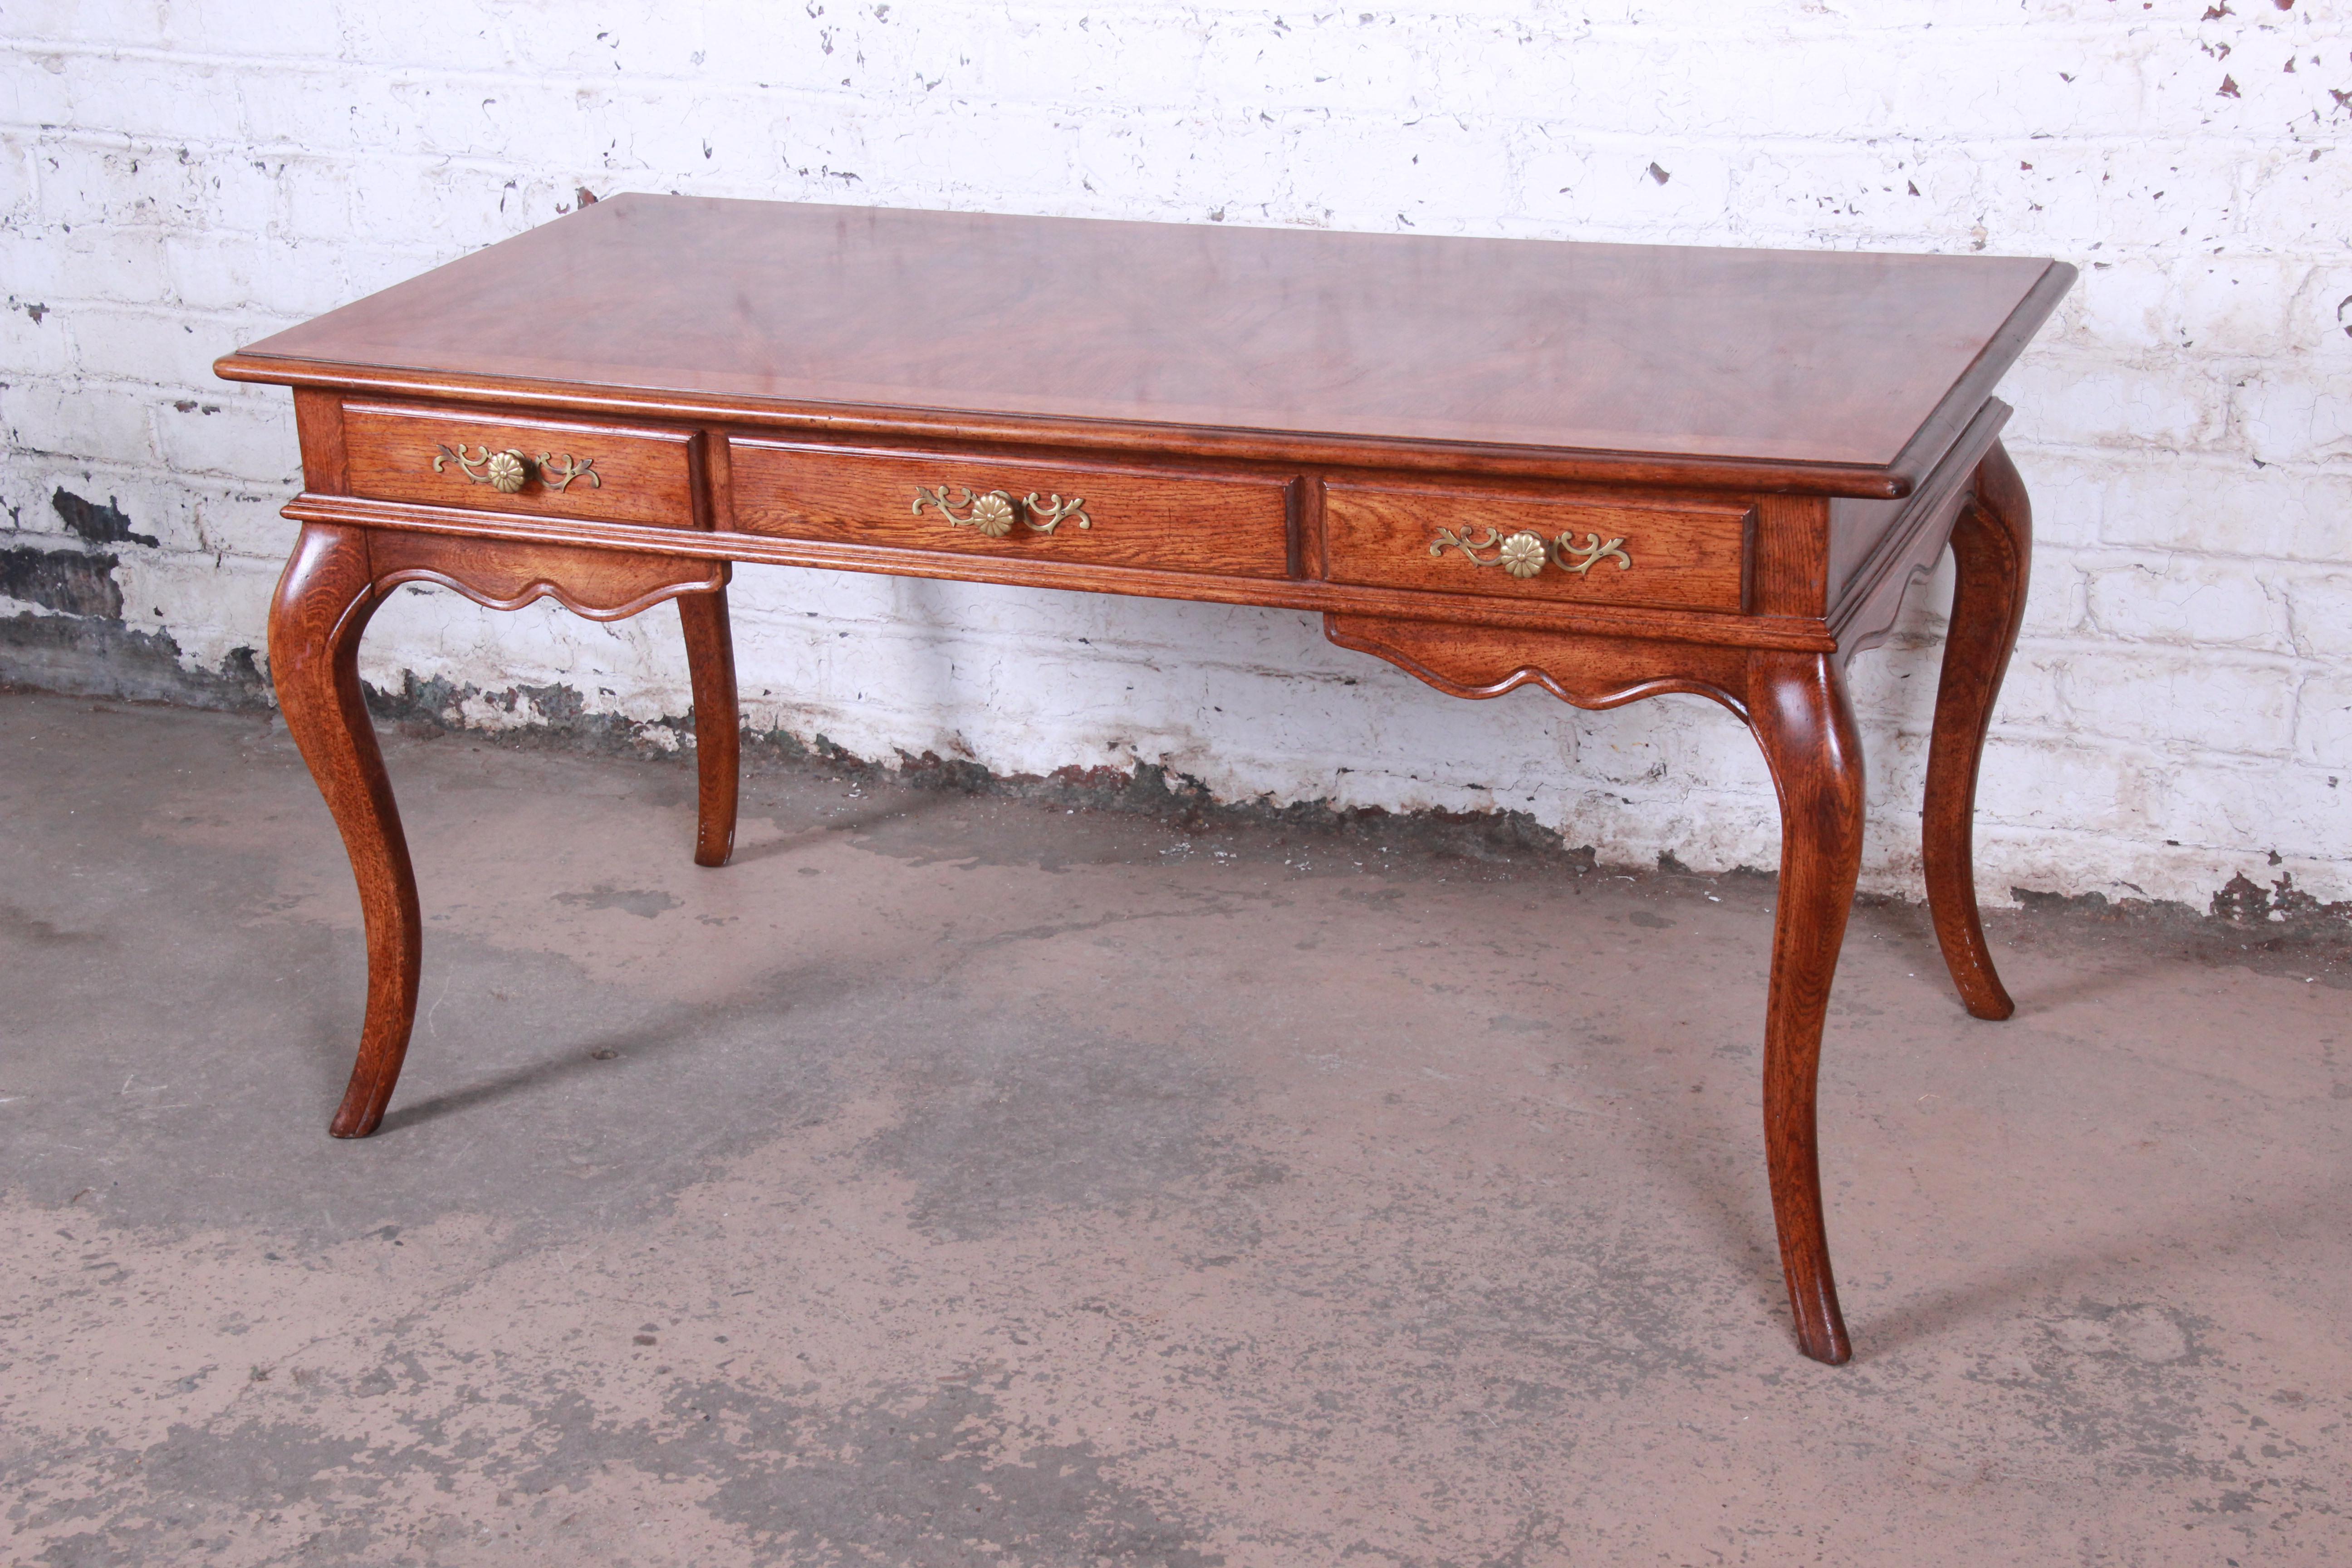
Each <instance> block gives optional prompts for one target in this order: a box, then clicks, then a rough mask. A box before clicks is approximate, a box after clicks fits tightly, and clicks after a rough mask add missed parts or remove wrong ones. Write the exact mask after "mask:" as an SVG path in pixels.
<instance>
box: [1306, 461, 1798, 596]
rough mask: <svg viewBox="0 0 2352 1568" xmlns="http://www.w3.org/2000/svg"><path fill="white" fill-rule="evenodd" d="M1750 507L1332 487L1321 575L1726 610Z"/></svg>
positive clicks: (1743, 556)
mask: <svg viewBox="0 0 2352 1568" xmlns="http://www.w3.org/2000/svg"><path fill="white" fill-rule="evenodd" d="M1753 516H1754V510H1753V509H1752V508H1750V507H1748V506H1744V505H1741V504H1739V503H1737V502H1715V501H1671V502H1669V501H1663V500H1661V501H1651V500H1631V499H1628V498H1625V497H1622V496H1607V497H1595V498H1589V499H1577V498H1560V497H1553V496H1541V497H1538V496H1527V495H1505V494H1475V493H1469V492H1465V491H1461V490H1419V489H1402V488H1394V487H1389V486H1379V485H1354V484H1345V483H1333V484H1331V485H1330V486H1328V489H1326V491H1325V496H1324V505H1323V539H1324V549H1325V552H1326V557H1327V559H1328V561H1329V563H1330V576H1331V581H1333V582H1335V583H1359V584H1367V585H1370V586H1373V587H1381V588H1421V589H1426V590H1431V591H1434V592H1443V593H1449V594H1488V595H1500V596H1504V597H1508V598H1514V599H1543V600H1552V601H1557V602H1562V603H1573V602H1578V601H1586V602H1591V603H1597V604H1610V605H1667V606H1672V607H1674V608H1677V609H1692V610H1726V611H1737V610H1738V609H1739V608H1740V606H1741V597H1742V595H1741V584H1742V581H1743V577H1744V568H1745V563H1746V560H1747V552H1748V530H1749V519H1750V518H1752V517H1753Z"/></svg>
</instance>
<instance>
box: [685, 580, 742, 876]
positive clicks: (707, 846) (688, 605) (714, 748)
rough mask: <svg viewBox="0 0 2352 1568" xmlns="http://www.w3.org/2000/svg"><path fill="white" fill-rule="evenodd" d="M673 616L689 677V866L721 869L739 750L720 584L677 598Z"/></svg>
mask: <svg viewBox="0 0 2352 1568" xmlns="http://www.w3.org/2000/svg"><path fill="white" fill-rule="evenodd" d="M677 616H678V620H679V622H680V623H681V624H682V625H683V626H685V628H686V664H687V668H688V671H689V672H690V673H691V674H692V676H693V679H694V765H695V773H696V792H695V828H694V863H695V864H696V865H698V866H724V865H725V864H727V857H728V856H730V855H731V854H733V853H734V850H735V796H736V787H737V784H738V783H739V781H740V774H741V768H742V746H743V734H742V730H743V721H742V718H741V714H740V710H739V709H738V708H737V706H736V700H735V641H734V637H733V636H732V634H731V633H730V631H729V630H728V626H727V589H726V586H725V585H724V584H721V585H720V586H719V587H716V588H713V589H711V590H710V591H709V593H707V594H680V595H678V596H677Z"/></svg>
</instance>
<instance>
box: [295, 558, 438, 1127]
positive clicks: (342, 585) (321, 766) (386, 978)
mask: <svg viewBox="0 0 2352 1568" xmlns="http://www.w3.org/2000/svg"><path fill="white" fill-rule="evenodd" d="M372 578H373V574H372V572H371V571H370V567H369V561H368V539H367V534H366V532H365V531H363V530H361V529H355V528H336V527H329V526H323V525H321V524H318V523H309V524H306V525H304V527H303V529H302V536H301V538H300V539H299V540H298V541H296V542H295V545H294V554H293V557H292V559H290V560H289V561H288V562H287V563H286V571H285V574H283V575H282V576H280V577H279V578H278V595H277V597H276V599H275V600H273V601H272V602H271V605H270V606H269V674H270V679H271V680H272V681H273V682H274V683H275V685H276V686H277V688H278V709H279V710H280V711H281V712H282V713H283V714H284V716H285V719H286V728H287V729H288V730H289V731H290V732H291V733H292V734H293V736H294V742H295V744H296V745H298V746H299V747H300V748H301V749H302V759H303V761H305V762H307V763H310V775H311V777H313V778H314V779H316V780H317V781H318V784H319V793H320V794H321V795H325V796H326V799H327V809H328V810H329V811H331V812H332V813H333V814H334V818H335V826H337V827H339V828H341V830H342V835H343V847H344V849H345V850H346V851H348V852H349V854H350V856H351V860H352V876H353V877H354V878H356V879H357V880H358V882H359V889H360V909H361V910H362V914H363V916H364V917H365V920H366V922H367V950H368V999H367V1021H366V1023H365V1024H364V1025H363V1026H362V1028H361V1031H360V1054H359V1060H358V1061H357V1063H355V1064H354V1065H353V1066H352V1081H351V1085H350V1087H349V1088H348V1089H345V1090H344V1091H343V1103H342V1105H341V1108H339V1109H338V1110H336V1112H335V1119H334V1121H331V1122H330V1123H329V1124H328V1127H327V1131H330V1132H331V1133H333V1134H334V1135H335V1136H336V1137H338V1138H364V1137H366V1136H367V1135H368V1134H369V1133H371V1132H373V1131H375V1130H376V1124H377V1123H378V1122H381V1121H383V1108H384V1106H385V1104H386V1103H387V1102H388V1101H389V1100H391V1099H392V1089H393V1085H394V1083H396V1082H398V1081H399V1079H400V1064H401V1060H402V1058H404V1057H405V1056H407V1054H408V1035H409V1030H410V1028H411V1027H412V1026H414V1025H415V1021H416V977H417V966H418V963H419V960H420V957H421V954H422V952H423V936H424V921H423V917H422V916H421V915H420V914H419V912H418V910H417V904H416V876H415V872H414V871H413V870H412V869H411V868H410V866H409V863H408V840H407V839H406V837H404V835H403V834H402V833H401V830H400V810H399V808H398V807H397V806H396V805H394V804H393V798H392V781H391V779H390V778H389V777H388V776H386V774H385V773H384V771H383V752H382V751H381V750H379V749H378V747H377V745H376V740H375V725H374V723H373V721H371V720H370V719H369V718H368V710H367V703H366V701H365V700H364V699H363V698H362V694H361V691H360V672H359V649H360V634H361V632H362V631H363V630H364V629H365V628H366V626H367V623H368V619H369V617H370V616H373V615H374V614H375V609H376V605H378V603H380V599H379V596H378V595H376V593H375V591H374V586H373V581H372Z"/></svg>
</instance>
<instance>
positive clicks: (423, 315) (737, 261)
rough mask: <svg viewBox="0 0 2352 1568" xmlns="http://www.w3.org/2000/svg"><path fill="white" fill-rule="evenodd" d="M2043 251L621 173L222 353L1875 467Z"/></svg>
mask: <svg viewBox="0 0 2352 1568" xmlns="http://www.w3.org/2000/svg"><path fill="white" fill-rule="evenodd" d="M2073 277H2074V269H2073V268H2069V267H2066V266H2064V265H2063V264H2061V263H2056V262H2052V261H2047V260H2039V259H2026V258H2011V257H1983V256H1899V255H1880V254H1863V253H1855V252H1837V251H1769V250H1728V249H1702V248H1696V247H1662V246H1618V245H1582V244H1567V243H1561V242H1558V241H1550V240H1505V239H1465V238H1455V237H1434V236H1422V235H1395V234H1342V233H1333V232H1330V231H1328V230H1320V229H1274V228H1241V227H1231V226H1223V225H1214V224H1202V225H1181V224H1156V223H1127V222H1106V221H1101V220H1093V219H1083V218H1040V217H1013V216H993V215H987V214H972V213H941V212H920V211H909V210H902V209H891V208H872V207H847V206H820V205H800V204H787V203H775V202H744V201H720V200H712V199H707V198H698V197H687V196H650V195H624V196H615V197H613V198H611V199H609V200H606V201H602V202H598V203H596V204H594V205H592V206H589V207H586V208H584V209H583V210H582V211H580V212H578V213H575V214H573V215H572V216H567V217H563V218H560V219H558V220H556V221H555V222H553V223H550V224H547V225H544V226H541V227H539V228H535V229H532V230H530V232H528V233H525V234H521V235H518V236H516V237H514V238H512V239H509V240H506V241H504V242H502V243H500V244H498V245H494V246H491V247H488V248H487V249H484V250H481V251H478V252H476V253H475V254H473V255H471V256H468V257H466V258H462V259H460V260H457V261H454V262H451V263H449V264H448V265H446V266H445V267H440V268H435V269H434V270H433V271H431V272H428V273H425V275H424V276H422V277H420V278H416V279H411V280H410V281H408V282H405V283H403V284H400V285H398V286H397V287H394V288H392V289H385V290H383V292H381V293H378V294H373V295H371V296H369V297H368V298H366V299H364V300H359V301H357V302H356V303H354V304H351V305H346V306H344V307H343V308H341V310H334V311H331V312H330V313H328V314H327V315H324V316H320V317H319V318H317V319H316V320H314V321H309V322H307V323H305V324H303V325H301V326H299V327H296V328H294V329H292V330H291V331H285V332H280V333H278V335H277V336H275V337H271V338H268V339H266V340H264V341H263V342H258V343H256V344H254V345H252V346H251V347H250V348H247V349H246V350H244V351H243V352H242V353H240V354H237V355H234V356H231V357H230V358H229V359H228V360H225V361H224V362H223V370H224V374H236V375H237V376H239V377H240V378H241V379H251V380H259V381H273V380H318V379H327V377H324V376H322V375H321V374H320V370H321V369H322V367H335V366H348V367H365V368H369V369H375V370H394V371H402V372H409V373H418V374H423V375H425V376H427V377H430V376H448V377H451V378H453V379H455V380H458V381H464V382H467V383H468V384H477V385H478V384H484V383H495V382H499V381H512V382H529V383H561V384H567V385H571V386H575V387H589V388H614V389H624V390H626V391H629V392H634V393H663V394H675V395H684V396H688V397H697V398H709V399H719V400H724V401H727V402H730V403H742V404H754V405H767V404H773V405H780V406H786V407H790V408H793V409H799V410H805V409H808V408H810V407H812V406H824V405H831V406H849V407H856V408H861V409H869V410H871V409H882V410H905V411H925V412H929V413H933V414H937V413H953V414H961V415H968V416H979V417H982V418H987V419H992V420H997V421H1004V420H1011V421H1015V422H1019V421H1036V422H1039V424H1040V425H1041V426H1044V425H1047V424H1050V423H1051V422H1054V421H1103V420H1108V421H1119V422H1128V423H1135V424H1143V425H1153V426H1188V427H1193V428H1200V429H1206V430H1217V431H1236V430H1239V431H1250V432H1258V433H1273V434H1276V435H1280V436H1300V437H1339V438H1342V439H1350V438H1352V439H1359V440H1371V441H1375V442H1390V443H1413V444H1429V443H1435V444H1456V443H1462V444H1475V445H1477V446H1480V447H1498V446H1499V447H1528V448H1535V449H1538V450H1542V451H1547V452H1576V453H1605V454H1631V455H1654V456H1658V457H1662V458H1679V459H1691V458H1696V459H1701V460H1706V459H1715V460H1723V461H1732V462H1753V463H1765V464H1772V465H1796V466H1800V467H1802V466H1808V465H1826V466H1830V467H1834V468H1848V469H1879V470H1885V471H1887V472H1888V473H1890V474H1893V473H1898V472H1900V471H1901V470H1903V469H1904V468H1906V466H1916V464H1917V463H1919V462H1920V461H1921V460H1922V459H1921V458H1920V453H1919V443H1920V442H1921V441H1922V440H1924V439H1925V438H1926V437H1923V435H1922V433H1923V431H1929V430H1932V429H1935V428H1938V427H1940V426H1942V425H1947V424H1949V425H1953V426H1954V427H1955V428H1956V427H1957V425H1956V421H1957V420H1960V419H1965V418H1966V417H1967V416H1969V414H1971V413H1973V412H1974V410H1975V407H1976V406H1977V405H1979V404H1981V402H1982V401H1983V399H1984V397H1985V396H1986V395H1989V394H1990V390H1991V386H1992V384H1993V382H1994V381H1996V380H1997V379H1998V378H1999V376H2000V374H2001V372H2002V371H2004V370H2005V369H2006V368H2007V367H2008V365H2009V363H2011V361H2012V360H2013V359H2015V357H2016V356H2017V353H2019V351H2020V350H2021V349H2022V348H2023V346H2024V344H2025V342H2027V341H2028V340H2029V339H2030V338H2031V337H2032V333H2033V331H2034V330H2035V329H2036V328H2038V327H2039V326H2040V325H2041V324H2042V321H2044V320H2045V319H2046V318H2047V317H2048V315H2049V313H2050V311H2051V310H2052V309H2053V308H2054V307H2055V305H2056V303H2057V300H2058V299H2059V297H2060V296H2061V295H2062V294H2063V292H2064V291H2065V289H2066V287H2067V286H2068V284H2069V282H2071V280H2072V279H2073ZM298 372H299V374H297V373H298ZM1933 456H1934V453H1933V452H1932V451H1930V452H1927V454H1926V457H1927V458H1932V457H1933ZM1908 477H1916V475H1909V476H1906V479H1907V478H1908ZM1856 493H1863V492H1859V491H1857V492H1856ZM1880 493H1900V491H1899V490H1894V491H1881V492H1880Z"/></svg>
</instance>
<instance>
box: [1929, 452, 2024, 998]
mask: <svg viewBox="0 0 2352 1568" xmlns="http://www.w3.org/2000/svg"><path fill="white" fill-rule="evenodd" d="M2032 550H2033V513H2032V507H2031V506H2030V505H2029V504H2028V502H2027V500H2026V495H2025V483H2024V481H2023V480H2022V479H2019V478H2018V474H2017V468H2016V466H2015V465H2014V464H2012V463H2011V461H2010V460H2009V454H2008V453H2007V452H2005V451H2003V450H2002V449H2001V447H2000V446H1999V445H1998V444H1996V445H1995V446H1994V447H1993V448H1992V450H1991V451H1990V452H1989V453H1987V454H1986V455H1985V458H1984V461H1983V462H1982V463H1980V464H1979V465H1978V467H1977V474H1976V493H1975V495H1974V496H1973V497H1972V498H1971V499H1970V500H1969V502H1968V504H1967V505H1965V506H1963V507H1962V508H1961V509H1960V516H1959V521H1958V522H1957V523H1955V524H1954V525H1953V527H1952V562H1953V564H1954V566H1955V567H1956V568H1957V572H1956V574H1955V575H1956V582H1955V584H1954V586H1953V589H1952V623H1951V632H1950V635H1949V636H1948V637H1947V638H1946V639H1945V642H1944V672H1943V674H1942V676H1941V677H1940V678H1939V679H1938V681H1937V688H1936V729H1935V733H1934V736H1933V738H1932V739H1931V740H1930V741H1929V742H1928V745H1927V806H1926V810H1925V812H1924V813H1923V820H1922V824H1921V826H1922V830H1923V831H1922V833H1921V839H1922V848H1923V851H1924V853H1923V856H1922V858H1923V859H1924V860H1925V862H1926V865H1927V910H1928V912H1929V913H1930V914H1931V915H1933V916H1934V917H1935V921H1936V941H1937V944H1938V945H1939V946H1941V947H1942V948H1943V950H1944V963H1945V966H1946V967H1948V969H1950V970H1951V972H1952V983H1953V984H1955V985H1957V986H1958V987H1959V992H1960V1000H1961V1001H1962V1002H1963V1003H1964V1004H1966V1005H1967V1006H1968V1009H1969V1012H1970V1013H1971V1014H1973V1015H1975V1016H1977V1017H1979V1018H2006V1017H2008V1016H2010V1015H2011V1013H2014V1012H2015V1011H2017V1005H2016V1004H2015V1003H2014V1002H2011V1000H2010V998H2009V993H2008V991H2007V990H2006V989H2004V988H2003V987H2002V985H2001V983H2000V975H1999V974H1998V973H1995V972H1994V969H1993V964H1992V952H1991V950H1990V949H1989V948H1987V947H1986V946H1985V938H1984V922H1983V921H1982V920H1981V919H1979V916H1978V913H1977V878H1976V846H1975V837H1976V836H1975V826H1976V814H1977V764H1978V763H1979V761H1981V760H1982V758H1983V756H1984V742H1985V731H1986V730H1987V729H1988V728H1989V727H1990V725H1991V723H1992V705H1993V700H1994V699H1995V698H1997V697H1999V696H2000V680H2001V677H2002V676H2003V675H2004V674H2005V673H2007V671H2008V669H2009V655H2010V650H2011V648H2013V647H2016V646H2017V628H2018V626H2019V625H2020V624H2021V622H2022V621H2023V620H2024V619H2025V588H2026V580H2027V572H2028V569H2029V563H2030V561H2031V559H2032Z"/></svg>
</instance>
